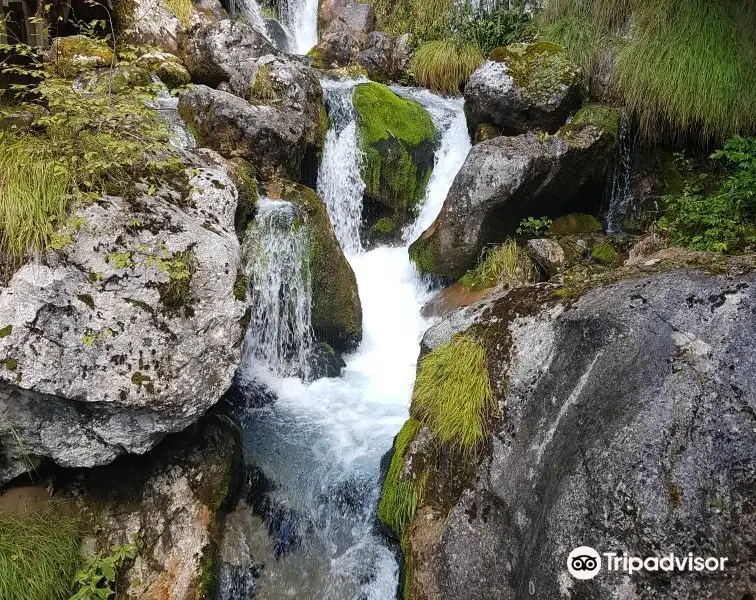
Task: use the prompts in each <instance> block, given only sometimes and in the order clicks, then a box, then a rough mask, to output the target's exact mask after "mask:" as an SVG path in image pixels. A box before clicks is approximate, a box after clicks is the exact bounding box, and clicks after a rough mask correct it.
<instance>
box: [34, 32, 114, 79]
mask: <svg viewBox="0 0 756 600" xmlns="http://www.w3.org/2000/svg"><path fill="white" fill-rule="evenodd" d="M47 58H48V61H49V62H48V66H49V68H51V69H52V70H53V71H54V72H55V73H56V74H58V75H60V76H62V77H73V76H74V75H76V74H77V73H81V72H82V71H88V70H90V69H93V68H97V67H107V66H110V65H111V64H113V61H114V55H113V50H112V48H111V47H110V46H109V45H108V43H107V42H106V41H105V40H101V39H98V38H93V37H89V36H86V35H72V36H68V37H60V38H55V39H54V40H53V41H52V44H51V45H50V49H49V50H48V53H47Z"/></svg>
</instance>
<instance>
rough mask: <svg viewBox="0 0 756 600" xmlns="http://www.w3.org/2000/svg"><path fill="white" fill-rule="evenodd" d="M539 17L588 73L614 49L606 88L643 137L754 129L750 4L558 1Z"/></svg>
mask: <svg viewBox="0 0 756 600" xmlns="http://www.w3.org/2000/svg"><path fill="white" fill-rule="evenodd" d="M546 19H547V21H548V22H549V24H548V25H547V26H546V28H545V35H546V36H547V37H549V38H550V39H553V40H554V41H557V42H559V43H561V44H563V45H564V46H565V47H566V48H567V49H568V51H569V52H570V53H571V54H572V57H573V59H574V60H576V61H577V62H578V63H579V64H581V66H583V67H584V68H585V69H586V70H587V71H588V72H589V73H591V74H592V75H594V74H595V73H596V72H597V70H600V69H601V68H602V65H606V64H607V57H608V56H610V55H611V54H612V52H613V53H614V54H615V55H616V56H615V59H614V76H613V86H614V89H613V93H615V94H617V95H618V96H619V97H620V98H621V99H622V100H623V101H624V103H625V104H626V105H627V106H628V108H629V109H630V110H631V111H632V112H633V113H634V114H635V116H636V117H637V119H638V121H639V124H640V131H641V133H642V134H643V135H644V136H645V137H646V138H648V139H655V138H660V137H667V138H673V139H674V138H691V137H693V138H698V139H699V140H701V141H708V140H710V139H712V138H713V139H715V140H718V141H721V140H723V139H725V138H727V137H729V136H730V135H733V134H736V133H748V132H749V131H754V130H756V111H754V110H753V106H754V104H756V44H755V43H754V38H753V31H754V29H755V28H756V6H753V7H749V6H748V5H746V4H743V3H738V2H727V1H712V2H699V1H698V0H635V1H634V2H626V1H624V0H601V1H598V2H586V1H585V0H560V1H557V2H553V3H550V4H549V7H548V8H547V10H546ZM630 25H631V26H632V34H631V35H627V31H628V27H630Z"/></svg>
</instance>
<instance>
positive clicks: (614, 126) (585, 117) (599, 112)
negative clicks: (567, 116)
mask: <svg viewBox="0 0 756 600" xmlns="http://www.w3.org/2000/svg"><path fill="white" fill-rule="evenodd" d="M621 120H622V112H621V111H620V110H619V109H616V108H612V107H611V106H605V105H604V104H586V105H585V106H584V107H583V108H581V109H580V110H579V111H577V113H575V116H574V117H573V119H572V122H573V123H574V124H575V125H595V126H596V127H598V128H600V129H603V130H604V131H606V132H607V133H611V134H612V135H613V136H614V137H615V138H619V128H620V121H621Z"/></svg>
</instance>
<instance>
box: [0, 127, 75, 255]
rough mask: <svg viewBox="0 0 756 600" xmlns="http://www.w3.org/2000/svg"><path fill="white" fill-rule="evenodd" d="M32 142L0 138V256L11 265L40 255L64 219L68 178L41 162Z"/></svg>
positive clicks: (48, 162)
mask: <svg viewBox="0 0 756 600" xmlns="http://www.w3.org/2000/svg"><path fill="white" fill-rule="evenodd" d="M33 144H34V140H32V139H31V138H29V139H28V140H27V141H21V140H18V139H12V138H10V137H9V136H1V137H0V254H3V255H4V256H6V257H7V258H8V259H9V260H10V261H11V262H13V263H16V264H17V263H19V262H21V260H22V259H23V257H25V256H27V255H29V254H34V253H37V252H41V251H42V250H44V249H45V248H46V247H47V245H48V244H49V243H50V241H51V239H53V237H54V236H55V232H56V229H57V226H58V225H59V224H60V223H61V222H62V221H63V220H64V219H65V216H66V209H67V205H68V199H69V195H68V192H69V188H70V185H71V178H70V177H69V176H68V174H67V171H66V170H65V168H62V167H60V166H58V165H57V164H56V163H55V162H54V161H52V160H41V159H40V158H39V156H37V154H36V153H35V152H34V150H33V149H32V145H33Z"/></svg>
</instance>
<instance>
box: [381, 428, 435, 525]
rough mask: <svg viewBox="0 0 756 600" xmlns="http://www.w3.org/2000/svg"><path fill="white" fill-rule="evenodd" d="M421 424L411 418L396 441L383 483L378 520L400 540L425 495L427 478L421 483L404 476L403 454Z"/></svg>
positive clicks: (421, 479) (422, 478) (422, 479)
mask: <svg viewBox="0 0 756 600" xmlns="http://www.w3.org/2000/svg"><path fill="white" fill-rule="evenodd" d="M421 426H422V423H420V421H418V420H417V419H414V418H412V417H410V418H409V419H408V420H407V422H406V423H405V424H404V425H403V426H402V428H401V430H400V431H399V433H398V434H397V435H396V440H395V441H394V455H393V457H392V458H391V465H390V466H389V470H388V473H386V480H385V481H384V483H383V491H382V493H381V501H380V503H379V504H378V518H379V519H380V520H381V522H382V523H383V524H384V525H386V526H387V527H389V528H390V529H391V530H392V531H393V532H394V533H395V534H396V536H397V537H398V538H399V539H402V536H403V534H404V529H405V527H406V526H407V525H409V524H410V523H411V522H412V519H413V518H414V516H415V510H416V508H417V503H418V502H419V501H420V498H421V496H422V489H423V486H424V480H425V477H423V476H421V477H420V478H419V481H415V480H413V479H405V478H403V477H402V469H403V468H404V454H405V452H406V451H407V448H408V447H409V445H410V442H411V441H412V440H413V439H414V438H415V436H416V435H417V432H418V431H419V430H420V427H421Z"/></svg>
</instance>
